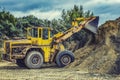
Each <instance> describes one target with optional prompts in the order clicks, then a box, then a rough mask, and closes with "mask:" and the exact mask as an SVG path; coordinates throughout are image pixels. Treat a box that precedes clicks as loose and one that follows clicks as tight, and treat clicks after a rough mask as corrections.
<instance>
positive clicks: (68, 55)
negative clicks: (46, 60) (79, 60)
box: [55, 50, 75, 67]
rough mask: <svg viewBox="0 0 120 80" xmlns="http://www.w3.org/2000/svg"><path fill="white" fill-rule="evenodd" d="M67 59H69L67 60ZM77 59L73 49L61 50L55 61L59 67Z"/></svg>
mask: <svg viewBox="0 0 120 80" xmlns="http://www.w3.org/2000/svg"><path fill="white" fill-rule="evenodd" d="M65 60H67V61H65ZM74 60H75V57H74V55H73V53H72V52H71V51H67V50H66V51H62V52H59V53H58V54H57V56H56V58H55V62H56V64H57V66H58V67H64V66H67V65H69V64H70V63H71V62H73V61H74Z"/></svg>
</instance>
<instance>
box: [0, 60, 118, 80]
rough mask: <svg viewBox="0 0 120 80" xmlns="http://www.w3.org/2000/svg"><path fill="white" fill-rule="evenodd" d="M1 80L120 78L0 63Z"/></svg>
mask: <svg viewBox="0 0 120 80" xmlns="http://www.w3.org/2000/svg"><path fill="white" fill-rule="evenodd" d="M0 80H120V77H119V76H118V75H117V76H115V75H108V74H95V73H94V74H93V73H89V72H88V71H83V70H82V69H81V70H80V69H77V68H57V67H55V65H54V66H48V65H46V66H44V67H43V68H41V69H25V68H20V67H18V66H17V65H16V64H14V63H11V62H7V61H3V62H0Z"/></svg>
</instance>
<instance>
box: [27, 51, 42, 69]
mask: <svg viewBox="0 0 120 80" xmlns="http://www.w3.org/2000/svg"><path fill="white" fill-rule="evenodd" d="M42 64H43V55H42V54H41V53H40V52H38V51H31V52H29V53H28V54H27V56H26V57H25V65H26V66H27V68H29V69H39V68H40V67H41V66H42Z"/></svg>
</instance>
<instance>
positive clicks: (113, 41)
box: [67, 18, 120, 74]
mask: <svg viewBox="0 0 120 80" xmlns="http://www.w3.org/2000/svg"><path fill="white" fill-rule="evenodd" d="M119 44H120V18H118V19H116V20H110V21H107V22H105V23H104V24H102V25H101V26H100V27H99V29H98V31H97V34H96V35H95V43H94V44H92V45H87V46H84V47H83V48H80V49H78V50H76V51H75V52H74V54H75V58H76V60H75V61H74V62H73V63H71V64H70V65H69V66H67V68H68V67H69V68H72V67H75V68H77V69H78V70H81V69H82V70H83V69H84V70H87V71H89V72H93V73H110V74H119V73H120V68H119V66H120V57H119V53H120V50H119Z"/></svg>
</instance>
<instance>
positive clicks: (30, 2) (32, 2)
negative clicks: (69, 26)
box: [0, 0, 120, 24]
mask: <svg viewBox="0 0 120 80" xmlns="http://www.w3.org/2000/svg"><path fill="white" fill-rule="evenodd" d="M74 5H78V6H80V5H82V6H83V8H84V10H85V11H87V10H90V11H92V12H93V13H94V15H95V16H99V17H100V21H99V24H103V23H104V22H105V21H107V20H114V19H116V18H118V17H120V0H0V7H1V8H5V10H7V11H10V12H11V13H12V14H13V15H14V16H15V17H23V16H27V15H34V16H36V17H38V18H40V19H48V20H52V19H54V18H55V19H58V18H60V17H61V12H62V10H63V9H65V10H69V9H71V8H73V7H74Z"/></svg>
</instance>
